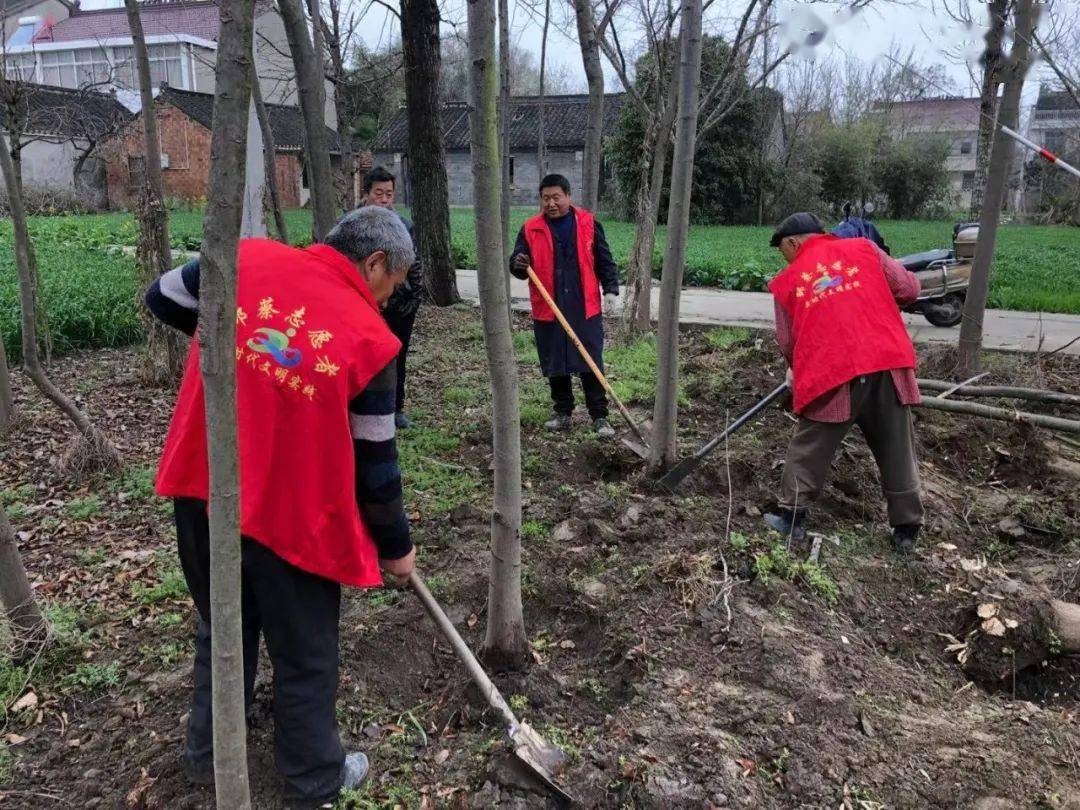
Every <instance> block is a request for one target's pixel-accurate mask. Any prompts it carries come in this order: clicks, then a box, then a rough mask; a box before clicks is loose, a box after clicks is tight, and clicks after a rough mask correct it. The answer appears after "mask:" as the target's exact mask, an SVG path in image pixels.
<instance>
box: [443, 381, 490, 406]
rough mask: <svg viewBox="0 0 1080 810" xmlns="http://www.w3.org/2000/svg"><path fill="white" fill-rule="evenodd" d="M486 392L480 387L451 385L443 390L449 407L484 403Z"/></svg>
mask: <svg viewBox="0 0 1080 810" xmlns="http://www.w3.org/2000/svg"><path fill="white" fill-rule="evenodd" d="M483 398H484V392H483V390H482V389H480V388H478V387H474V388H466V387H464V386H461V385H451V386H450V387H449V388H446V389H444V390H443V399H444V400H445V401H446V402H447V404H449V405H463V406H465V407H468V406H470V405H478V404H479V403H480V402H481V401H483Z"/></svg>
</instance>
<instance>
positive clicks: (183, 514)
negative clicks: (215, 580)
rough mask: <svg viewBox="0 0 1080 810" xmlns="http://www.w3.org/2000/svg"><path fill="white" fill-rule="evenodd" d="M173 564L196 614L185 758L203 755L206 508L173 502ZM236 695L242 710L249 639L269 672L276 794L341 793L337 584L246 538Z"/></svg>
mask: <svg viewBox="0 0 1080 810" xmlns="http://www.w3.org/2000/svg"><path fill="white" fill-rule="evenodd" d="M174 509H175V515H176V537H177V544H178V546H179V550H180V564H181V566H182V567H183V569H184V578H185V579H186V580H187V585H188V590H190V591H191V596H192V599H193V600H194V601H195V607H196V609H197V610H198V612H199V626H198V630H197V632H196V636H195V671H194V680H195V691H194V695H193V696H192V700H191V715H190V718H189V720H188V729H187V746H186V750H185V752H184V755H185V757H187V759H188V760H189V761H190V762H192V763H193V764H196V765H201V764H204V763H206V762H208V761H210V760H211V759H212V758H213V751H214V745H213V743H214V739H213V723H212V718H211V692H210V529H209V524H208V520H207V516H206V502H205V501H201V500H194V499H188V498H178V499H176V500H175V502H174ZM241 543H242V547H241V556H242V580H241V588H242V597H241V598H242V615H243V638H244V697H245V698H246V701H247V704H248V705H249V706H250V704H251V697H252V691H253V688H254V685H255V672H256V669H257V667H258V661H259V634H260V632H261V633H262V635H263V637H264V638H265V639H266V649H267V652H268V653H269V655H270V663H271V664H272V665H273V668H274V763H275V765H276V766H277V769H278V771H279V772H280V773H281V775H282V776H283V777H284V778H285V782H286V795H287V796H288V797H289V798H296V799H322V798H324V797H330V796H333V795H334V794H336V793H337V791H338V789H339V788H340V787H341V772H342V765H343V764H344V762H345V752H344V750H343V749H342V747H341V740H340V739H339V737H338V728H337V716H336V714H335V704H336V701H337V688H338V616H339V610H340V605H341V586H340V585H339V584H338V583H336V582H332V581H331V580H328V579H323V578H322V577H318V576H315V575H314V574H309V573H307V572H306V571H301V570H300V569H299V568H297V567H296V566H294V565H290V564H289V563H287V562H285V561H284V560H283V559H281V558H280V557H278V556H277V555H276V554H274V553H273V552H272V551H270V549H268V548H266V547H265V546H263V545H260V544H259V543H257V542H255V541H254V540H251V539H249V538H246V537H245V538H243V539H242V540H241Z"/></svg>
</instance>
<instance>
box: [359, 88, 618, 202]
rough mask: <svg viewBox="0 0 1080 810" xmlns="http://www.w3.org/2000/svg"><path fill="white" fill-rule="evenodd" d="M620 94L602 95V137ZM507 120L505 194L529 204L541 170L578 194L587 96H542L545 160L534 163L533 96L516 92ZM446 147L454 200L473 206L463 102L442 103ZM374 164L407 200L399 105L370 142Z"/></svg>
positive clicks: (405, 137)
mask: <svg viewBox="0 0 1080 810" xmlns="http://www.w3.org/2000/svg"><path fill="white" fill-rule="evenodd" d="M625 98H626V97H625V95H624V94H622V93H608V94H607V95H606V96H605V97H604V125H603V131H604V136H605V137H606V136H608V135H610V134H612V132H614V130H615V125H616V122H617V121H618V119H619V114H620V113H621V112H622V108H623V104H624V102H625ZM511 105H512V108H513V112H512V113H511V122H510V194H511V202H512V204H513V205H533V204H535V203H536V200H537V190H536V189H537V186H538V185H539V183H540V178H541V177H543V176H544V175H545V174H549V173H553V172H554V173H558V174H562V175H564V176H565V177H566V178H567V179H568V180H569V181H570V188H571V194H572V195H573V196H577V197H579V198H580V196H581V169H582V158H583V150H584V149H585V124H586V121H587V119H588V106H589V97H588V96H586V95H566V96H546V97H545V99H544V147H545V165H544V166H543V168H542V170H541V167H540V166H538V165H537V163H538V161H537V154H536V152H537V146H538V142H539V135H538V133H539V132H540V123H539V113H538V109H539V104H538V97H537V96H515V97H514V98H513V99H511ZM440 118H441V120H440V126H441V127H442V132H443V143H444V145H445V148H446V174H447V180H448V181H449V188H450V202H451V204H453V205H472V203H473V175H472V159H471V157H470V156H469V109H468V104H467V103H466V102H464V101H448V102H446V103H445V104H443V107H442V110H441V116H440ZM370 148H371V151H372V152H373V153H374V158H375V163H376V164H379V165H382V166H385V167H386V168H387V169H389V170H390V171H391V172H393V173H394V174H395V175H397V177H398V185H399V187H400V188H399V199H400V201H401V202H402V204H404V205H408V204H409V202H410V200H411V190H410V188H409V179H408V162H409V122H408V116H407V115H406V113H405V110H404V109H401V110H399V111H398V113H397V114H396V115H395V116H394V117H393V118H391V119H390V121H389V122H388V123H387V125H386V126H385V127H383V129H382V130H381V131H380V132H379V133H378V135H376V136H375V139H374V141H372V143H371V147H370ZM607 175H608V172H607V169H606V167H603V168H602V170H601V177H600V192H601V194H603V192H604V185H605V180H606V179H607Z"/></svg>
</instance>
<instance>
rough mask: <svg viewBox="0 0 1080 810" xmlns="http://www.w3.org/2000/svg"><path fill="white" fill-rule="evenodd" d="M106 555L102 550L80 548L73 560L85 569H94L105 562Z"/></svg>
mask: <svg viewBox="0 0 1080 810" xmlns="http://www.w3.org/2000/svg"><path fill="white" fill-rule="evenodd" d="M105 559H106V554H105V549H103V548H80V549H79V550H78V551H76V552H75V560H76V562H78V563H79V565H81V566H84V567H86V568H96V567H97V566H99V565H101V564H102V563H103V562H105Z"/></svg>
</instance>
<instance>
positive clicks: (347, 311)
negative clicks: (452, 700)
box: [146, 207, 414, 807]
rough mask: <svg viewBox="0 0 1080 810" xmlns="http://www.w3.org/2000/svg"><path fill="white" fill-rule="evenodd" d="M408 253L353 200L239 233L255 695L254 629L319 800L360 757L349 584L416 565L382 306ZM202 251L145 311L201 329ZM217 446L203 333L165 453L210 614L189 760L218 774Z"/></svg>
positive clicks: (285, 737)
mask: <svg viewBox="0 0 1080 810" xmlns="http://www.w3.org/2000/svg"><path fill="white" fill-rule="evenodd" d="M413 261H414V254H413V247H412V240H411V239H410V238H409V233H408V231H407V230H406V229H405V226H404V225H403V224H402V222H401V220H400V219H399V218H398V217H397V215H396V214H394V213H393V212H391V211H387V210H385V209H383V208H376V207H370V208H362V209H359V210H357V211H353V212H351V213H349V214H347V215H346V216H345V217H344V218H343V219H342V220H341V221H340V222H338V224H337V225H336V226H335V227H334V229H333V230H332V231H331V232H330V233H329V234H328V235H327V237H326V243H325V244H319V245H313V246H312V247H310V248H308V249H306V250H299V249H296V248H292V247H289V246H287V245H283V244H281V243H279V242H273V241H269V240H265V239H245V240H242V241H241V243H240V248H239V260H238V291H237V307H236V378H237V379H236V387H237V394H236V398H237V409H236V410H237V421H238V423H239V429H240V446H239V456H240V458H239V461H240V482H241V491H240V512H241V518H240V519H241V524H240V528H241V533H242V535H243V540H242V558H243V561H242V566H243V568H242V572H243V574H242V575H243V597H242V598H243V634H244V651H243V653H244V687H245V697H246V698H247V701H248V704H249V706H250V701H251V698H252V691H253V687H254V682H255V670H256V666H257V664H258V654H259V635H260V632H261V633H262V635H263V637H264V638H265V639H266V647H267V651H268V653H269V656H270V662H271V664H272V665H273V669H274V726H275V728H274V761H275V763H276V765H277V768H278V770H279V771H280V772H281V775H282V776H283V777H284V778H285V784H286V792H287V798H288V799H289V801H290V802H291V803H293V804H294V805H298V806H303V807H307V806H318V805H320V804H322V803H324V802H326V801H330V800H332V799H333V798H334V797H335V796H336V795H337V793H338V791H339V790H340V789H341V788H342V787H345V788H353V787H356V786H357V785H358V784H360V782H361V781H362V780H363V778H364V776H365V775H366V774H367V770H368V763H367V758H366V757H365V756H364V754H362V753H353V754H349V755H348V756H345V753H344V750H343V749H342V747H341V741H340V739H339V737H338V729H337V719H336V714H335V702H336V697H337V686H338V613H339V607H340V602H341V585H343V584H344V585H353V586H357V587H361V588H368V587H375V586H377V585H379V584H380V583H381V581H382V580H381V578H380V575H379V569H380V568H382V569H383V570H384V571H385V572H387V573H389V574H390V575H392V576H393V577H395V578H403V577H407V576H408V575H409V573H410V572H411V571H412V568H413V557H414V552H413V547H412V542H411V540H410V537H409V523H408V520H407V518H406V516H405V511H404V508H403V505H402V497H401V473H400V471H399V469H398V464H397V449H396V445H395V439H394V405H395V374H396V362H395V358H396V357H397V354H398V350H399V349H400V348H401V343H400V342H399V341H398V339H397V338H396V337H394V336H393V334H391V332H390V329H389V328H388V327H387V325H386V323H385V321H384V320H383V319H382V317H381V316H380V315H379V308H380V306H382V305H383V304H385V303H386V301H387V300H388V299H389V298H390V295H391V293H393V291H394V289H395V287H397V286H398V285H399V284H401V283H402V282H403V281H404V280H405V276H406V273H407V271H408V269H409V267H410V265H412V263H413ZM198 299H199V263H198V261H193V262H190V263H188V264H186V265H184V266H183V267H180V268H177V269H175V270H173V271H171V272H169V273H166V274H165V275H163V276H162V277H161V279H160V280H159V281H157V282H155V283H154V285H153V286H152V287H151V288H150V291H149V292H148V293H147V296H146V300H147V304H148V305H149V307H150V310H151V311H152V312H153V313H154V315H155V316H157V317H158V318H159V319H161V320H162V321H164V322H165V323H167V324H169V325H171V326H174V327H176V328H178V329H181V330H183V331H184V332H186V333H187V334H189V335H190V334H193V333H194V332H195V327H196V325H197V323H198V304H199V300H198ZM208 471H209V464H208V456H207V443H206V412H205V405H204V401H203V384H202V376H201V374H200V373H199V347H198V344H196V343H193V344H192V348H191V353H190V355H189V357H188V364H187V369H186V371H185V373H184V381H183V384H182V386H181V388H180V393H179V395H178V397H177V402H176V411H175V413H174V414H173V420H172V424H171V426H170V427H169V435H168V438H167V439H166V442H165V449H164V452H163V453H162V457H161V465H160V468H159V469H158V477H157V492H158V494H159V495H163V496H165V497H169V498H173V499H174V504H175V513H176V530H177V540H178V545H179V552H180V562H181V565H182V567H183V570H184V577H185V579H186V580H187V585H188V589H189V590H190V591H191V595H192V598H193V600H194V602H195V607H196V608H197V610H198V614H199V623H198V630H197V635H196V647H195V671H194V681H195V692H194V697H193V699H192V706H191V715H190V719H189V721H188V733H187V745H186V750H185V755H184V759H185V766H186V769H187V771H188V774H189V775H190V776H191V777H192V778H193V779H195V780H196V781H201V782H210V781H212V780H213V747H212V746H213V735H212V723H211V715H210V710H211V700H210V621H211V615H210V596H209V588H210V542H209V528H208V525H207V512H206V505H207V498H208Z"/></svg>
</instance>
